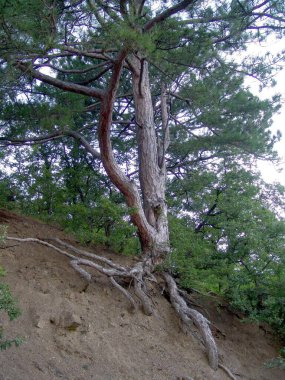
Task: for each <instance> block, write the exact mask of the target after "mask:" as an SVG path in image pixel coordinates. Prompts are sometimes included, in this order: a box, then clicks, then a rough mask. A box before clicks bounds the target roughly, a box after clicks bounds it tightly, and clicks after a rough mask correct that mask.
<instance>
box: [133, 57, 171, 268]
mask: <svg viewBox="0 0 285 380" xmlns="http://www.w3.org/2000/svg"><path fill="white" fill-rule="evenodd" d="M131 62H132V68H133V95H134V101H135V114H136V125H137V144H138V160H139V181H140V190H141V195H142V201H143V210H144V213H145V216H146V219H147V221H148V223H149V224H150V225H151V226H152V227H153V231H154V233H152V234H151V236H149V239H148V241H144V242H142V250H143V255H144V257H145V258H149V259H150V260H151V263H152V264H153V265H156V264H158V263H160V262H161V261H162V260H163V259H164V258H165V257H166V255H167V253H168V252H169V232H168V220H167V205H166V201H165V180H166V171H165V165H164V158H163V160H162V161H161V160H160V154H159V149H158V146H159V144H158V138H157V135H156V130H155V124H154V112H153V104H152V99H151V92H150V83H149V72H148V63H147V61H146V60H145V59H143V58H138V57H133V58H132V60H131Z"/></svg>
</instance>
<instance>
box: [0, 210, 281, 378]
mask: <svg viewBox="0 0 285 380" xmlns="http://www.w3.org/2000/svg"><path fill="white" fill-rule="evenodd" d="M0 224H6V225H9V230H8V234H9V236H15V237H37V238H39V239H45V238H54V237H58V238H60V239H63V240H66V241H67V242H69V243H71V244H74V245H77V243H76V242H75V241H74V240H73V239H72V238H71V237H70V236H67V235H65V234H64V233H63V232H62V231H61V230H60V229H57V228H55V227H51V226H48V225H45V224H43V223H40V222H38V221H35V220H33V219H31V218H27V217H22V216H18V215H16V214H13V213H10V212H7V211H3V210H0ZM6 246H9V247H8V248H5V249H0V264H1V265H2V266H3V267H4V268H5V269H6V271H7V275H6V276H5V278H3V279H2V280H1V281H5V282H6V283H8V284H9V285H10V287H11V290H12V292H13V294H14V295H15V296H16V297H17V298H18V300H19V304H20V307H21V309H22V316H21V317H20V318H18V319H17V320H16V321H14V322H8V321H7V319H6V318H5V316H4V314H1V315H0V317H1V324H2V325H3V326H4V329H5V332H6V337H15V336H16V335H18V336H22V337H24V338H25V342H24V343H23V344H22V345H21V346H20V347H19V348H11V349H9V350H7V351H3V352H1V353H0V366H1V370H0V380H53V379H55V380H56V379H62V380H83V379H84V380H91V379H94V380H95V379H96V380H182V379H184V380H186V379H187V380H190V379H191V380H228V379H229V377H228V376H227V375H226V373H225V372H224V371H223V370H221V369H219V370H218V371H217V372H214V371H213V370H211V369H210V368H209V366H208V364H207V359H206V357H205V354H204V349H203V345H202V344H201V343H200V341H199V339H198V338H197V334H196V335H195V329H193V331H194V333H193V335H192V334H188V335H185V334H184V333H183V331H182V329H181V326H180V323H179V321H178V318H177V317H176V315H175V313H174V312H173V309H172V307H171V305H170V304H169V302H168V301H167V300H166V299H165V298H164V297H163V296H162V295H161V291H162V289H161V288H159V287H158V286H157V288H154V289H153V294H152V299H153V302H154V304H155V305H156V310H157V315H156V316H152V317H147V316H145V315H143V314H142V313H141V312H138V313H135V314H133V313H131V312H130V311H129V305H128V301H127V300H126V299H125V298H124V297H123V295H122V294H121V293H119V292H118V290H117V289H115V288H112V286H111V285H110V284H109V282H108V281H107V280H106V279H105V278H103V277H102V276H101V275H98V274H97V273H96V274H95V282H94V283H93V284H91V285H89V286H88V287H87V288H86V282H85V280H84V279H81V278H80V277H79V275H78V273H76V272H74V270H73V269H72V268H71V266H70V265H69V263H68V259H67V258H66V257H63V256H61V255H60V254H58V253H56V252H55V251H53V250H51V249H50V248H48V247H44V246H42V245H39V244H36V243H22V244H20V243H16V242H13V241H8V242H7V243H6ZM94 252H95V253H97V254H101V255H105V256H107V257H108V258H111V259H113V260H117V261H118V262H120V263H122V264H125V265H132V263H133V262H134V259H130V258H126V257H120V256H118V255H114V254H112V253H110V252H107V251H105V250H102V248H97V249H94ZM196 302H197V304H198V306H197V308H198V310H199V311H201V312H202V313H204V315H205V316H207V317H208V318H209V319H210V320H211V321H212V322H213V326H212V327H213V331H214V333H215V337H216V340H217V344H218V347H219V351H220V356H221V361H222V363H223V364H225V365H226V366H227V367H229V368H230V369H231V371H232V372H233V373H234V374H235V376H236V379H238V380H240V379H241V380H243V379H246V380H275V379H276V380H277V379H278V380H282V379H285V373H284V372H282V371H280V370H277V369H275V370H272V369H266V368H265V367H264V363H265V362H266V361H268V360H270V359H272V358H274V357H275V356H277V351H278V348H279V347H280V343H278V342H277V340H276V338H274V336H273V334H272V333H271V331H270V329H269V328H268V327H265V326H257V325H252V324H247V323H242V322H241V319H240V316H238V315H236V314H234V313H231V312H230V311H229V310H228V308H227V307H226V305H225V303H222V302H221V301H220V302H219V301H218V300H217V299H215V298H213V299H212V300H211V301H206V300H205V299H202V298H197V297H196Z"/></svg>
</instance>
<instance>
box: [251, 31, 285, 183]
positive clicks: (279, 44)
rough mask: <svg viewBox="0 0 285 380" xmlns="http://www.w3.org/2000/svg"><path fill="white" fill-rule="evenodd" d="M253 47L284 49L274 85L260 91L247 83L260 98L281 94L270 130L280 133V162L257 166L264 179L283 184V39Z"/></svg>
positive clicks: (284, 164)
mask: <svg viewBox="0 0 285 380" xmlns="http://www.w3.org/2000/svg"><path fill="white" fill-rule="evenodd" d="M255 48H256V49H259V48H260V49H261V50H263V52H264V50H269V51H271V52H272V53H274V52H281V51H282V50H283V51H284V55H283V56H284V61H283V63H282V66H283V68H282V69H281V70H280V71H279V72H278V73H277V74H276V75H275V76H274V79H275V81H276V85H275V86H274V87H272V88H265V89H263V90H262V91H261V92H260V90H259V85H258V83H256V82H255V83H254V81H250V82H249V85H250V87H251V90H252V92H253V93H254V94H255V95H257V96H259V97H260V98H261V99H266V98H269V97H272V96H273V95H275V94H280V95H281V104H282V107H281V109H280V111H279V112H278V113H277V114H276V115H274V117H273V124H272V132H273V133H274V134H276V131H277V130H279V131H280V132H281V134H282V137H281V140H280V141H279V142H278V143H276V145H275V149H276V150H277V152H278V154H279V156H280V158H281V162H280V164H279V165H278V168H277V167H276V165H274V164H273V163H271V162H264V161H262V162H259V163H258V167H259V170H260V171H261V173H262V176H263V178H264V180H265V181H267V182H275V181H277V182H280V183H282V185H283V186H285V39H284V38H283V39H281V40H280V39H278V40H271V41H270V42H269V43H267V45H266V46H260V47H255Z"/></svg>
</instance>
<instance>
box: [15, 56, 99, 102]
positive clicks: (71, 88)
mask: <svg viewBox="0 0 285 380" xmlns="http://www.w3.org/2000/svg"><path fill="white" fill-rule="evenodd" d="M15 66H16V67H17V68H18V69H20V70H21V71H22V72H23V73H24V74H29V75H31V76H32V77H33V78H35V79H38V80H40V81H41V82H44V83H47V84H51V85H52V86H54V87H57V88H60V89H61V90H63V91H68V92H74V93H76V94H81V95H86V96H90V97H92V98H97V99H101V100H102V99H103V97H104V94H105V93H104V91H103V90H101V89H99V88H92V87H91V88H90V87H86V86H81V85H79V84H75V83H71V82H66V81H63V80H60V79H57V78H53V77H51V76H50V75H46V74H43V73H41V72H40V71H37V70H34V69H33V68H32V67H30V66H29V65H28V64H25V63H23V62H21V61H18V62H17V63H16V64H15Z"/></svg>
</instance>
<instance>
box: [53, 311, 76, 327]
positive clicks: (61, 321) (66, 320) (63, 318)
mask: <svg viewBox="0 0 285 380" xmlns="http://www.w3.org/2000/svg"><path fill="white" fill-rule="evenodd" d="M51 322H52V323H54V324H55V325H57V326H59V327H63V328H65V329H67V330H69V331H75V330H76V329H77V328H78V326H80V325H82V321H81V318H80V317H79V316H78V315H76V314H75V313H73V312H71V311H64V312H63V313H62V314H61V315H60V316H59V317H58V318H51Z"/></svg>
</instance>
